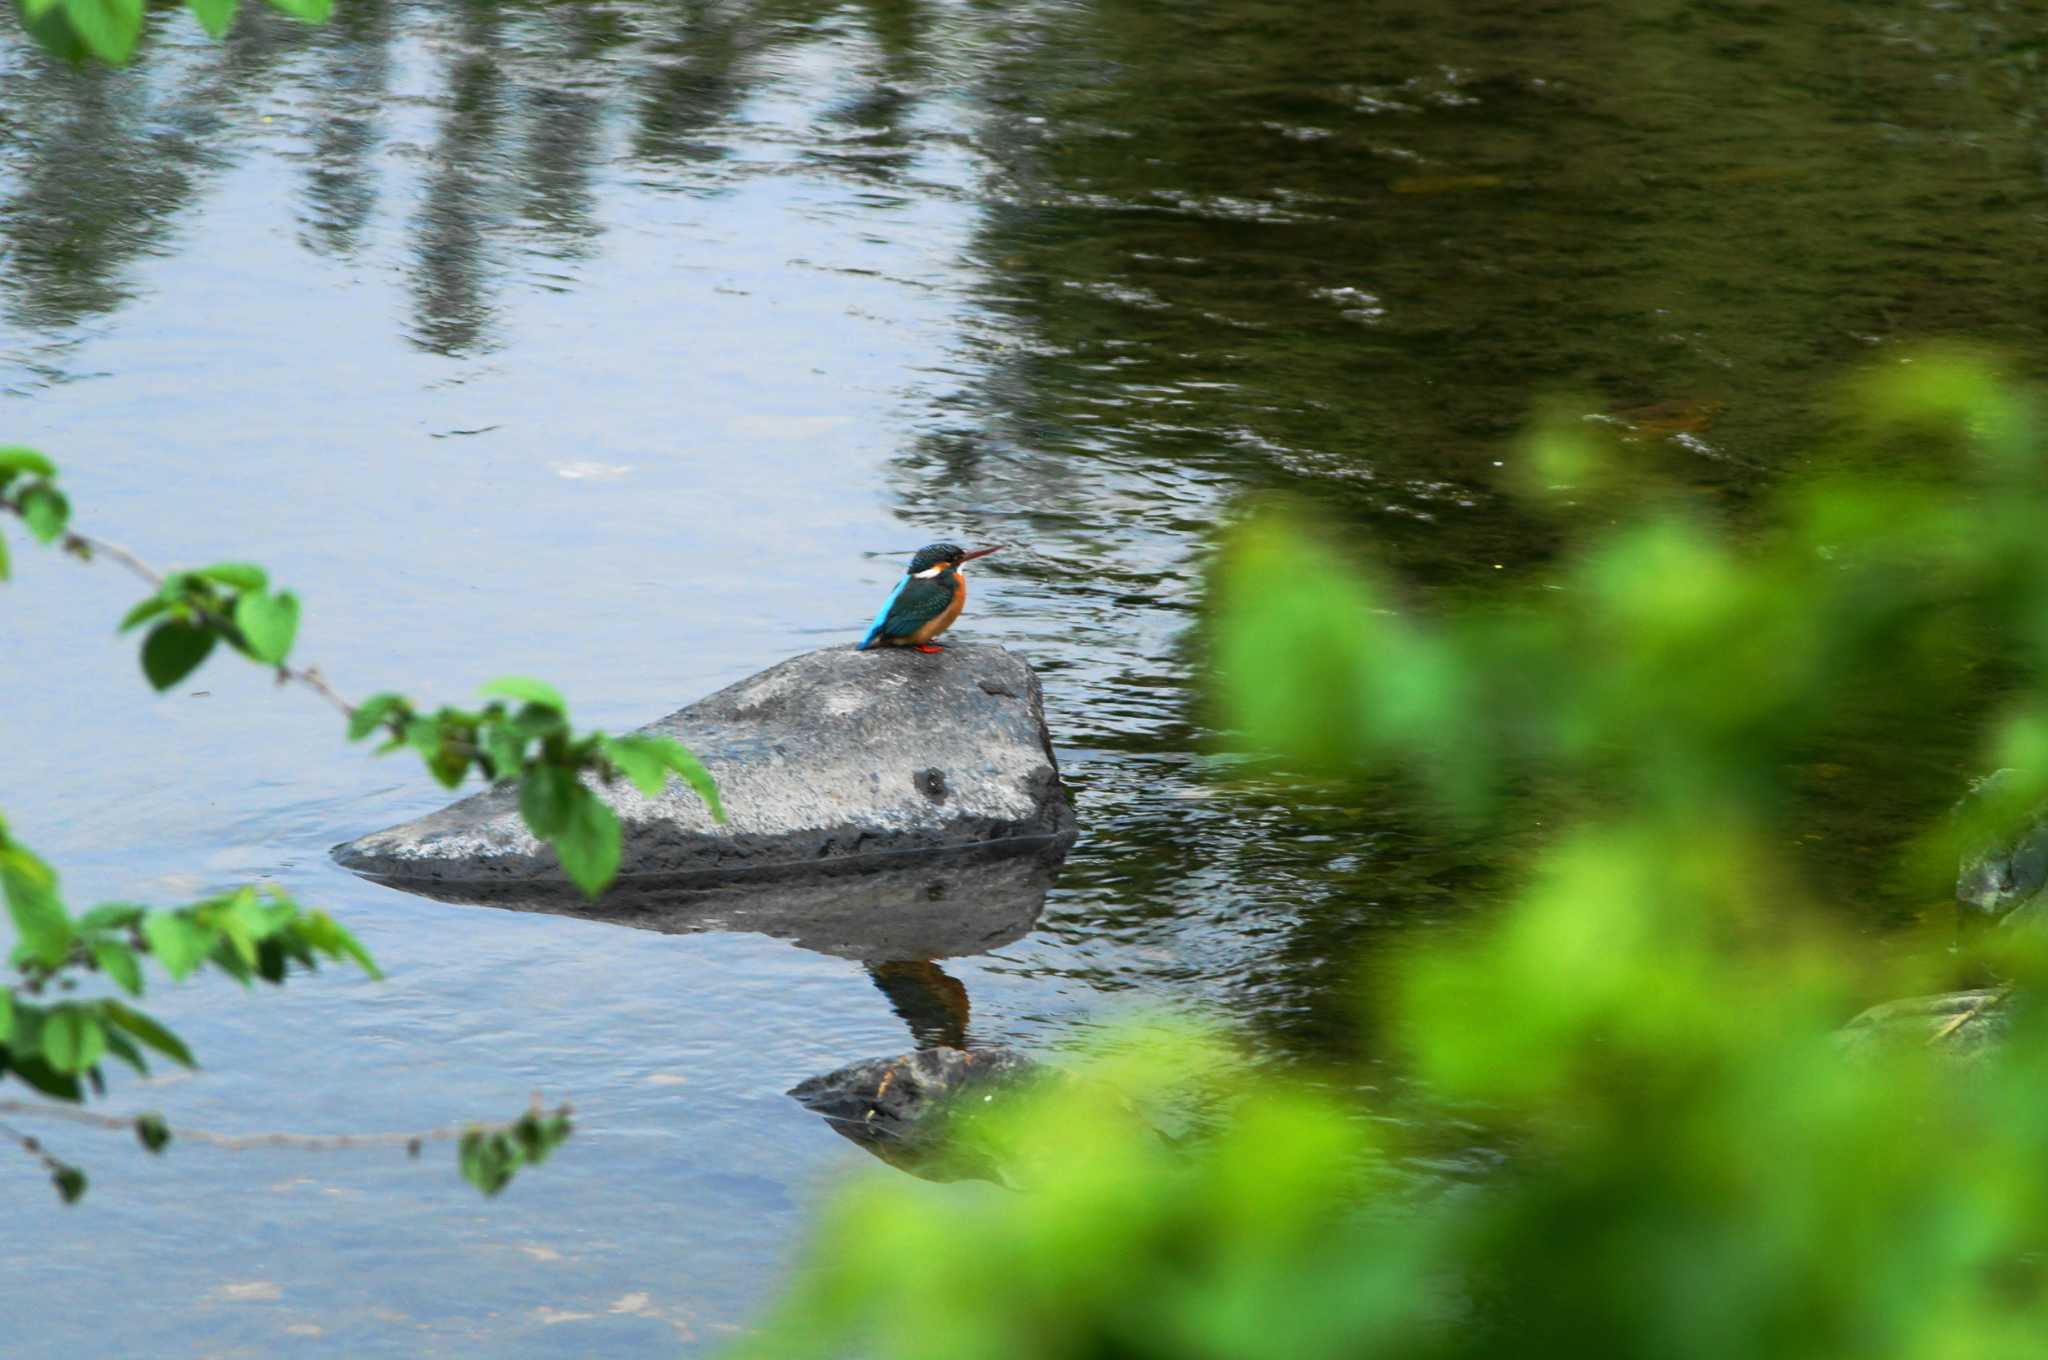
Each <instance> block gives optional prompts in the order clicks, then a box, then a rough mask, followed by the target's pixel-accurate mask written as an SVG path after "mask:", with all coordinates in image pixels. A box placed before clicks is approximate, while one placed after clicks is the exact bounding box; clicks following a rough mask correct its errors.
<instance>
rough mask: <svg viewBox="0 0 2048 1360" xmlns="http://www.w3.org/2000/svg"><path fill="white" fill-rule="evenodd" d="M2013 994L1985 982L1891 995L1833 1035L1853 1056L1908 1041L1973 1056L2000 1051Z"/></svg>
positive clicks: (2007, 1030) (1948, 1054) (2008, 1029)
mask: <svg viewBox="0 0 2048 1360" xmlns="http://www.w3.org/2000/svg"><path fill="white" fill-rule="evenodd" d="M2009 998H2010V989H2008V988H2004V987H1984V988H1978V989H1976V990H1973V991H1964V992H1941V993H1939V994H1937V995H1934V996H1912V997H1907V998H1906V999H1905V1000H1903V1001H1887V1002H1885V1003H1884V1004H1883V1005H1881V1006H1872V1007H1871V1008H1870V1009H1869V1010H1867V1011H1865V1012H1863V1013H1862V1014H1861V1015H1859V1016H1857V1017H1856V1018H1855V1019H1854V1020H1851V1021H1850V1022H1849V1023H1848V1024H1846V1025H1844V1026H1842V1028H1841V1029H1839V1030H1837V1031H1835V1041H1836V1043H1838V1044H1839V1045H1840V1046H1841V1048H1842V1050H1843V1051H1844V1052H1845V1053H1848V1054H1849V1055H1851V1056H1853V1057H1862V1056H1866V1055H1869V1054H1873V1053H1878V1052H1882V1051H1883V1050H1885V1049H1887V1048H1891V1047H1894V1046H1898V1045H1908V1044H1910V1045H1917V1046H1919V1047H1923V1048H1929V1049H1931V1050H1933V1051H1935V1052H1938V1053H1941V1054H1942V1055H1943V1056H1946V1057H1951V1058H1959V1059H1962V1060H1965V1061H1973V1060H1976V1059H1979V1058H1983V1057H1987V1056H1989V1055H1990V1054H1992V1053H1995V1052H1997V1051H1998V1049H1999V1047H2000V1045H2001V1044H2003V1042H2004V1041H2005V1038H2006V1036H2007V1035H2008V1034H2009V1033H2010V1032H2011V1028H2012V1019H2011V1014H2010V1012H2009V1011H2008V1010H2007V1002H2008V1000H2009Z"/></svg>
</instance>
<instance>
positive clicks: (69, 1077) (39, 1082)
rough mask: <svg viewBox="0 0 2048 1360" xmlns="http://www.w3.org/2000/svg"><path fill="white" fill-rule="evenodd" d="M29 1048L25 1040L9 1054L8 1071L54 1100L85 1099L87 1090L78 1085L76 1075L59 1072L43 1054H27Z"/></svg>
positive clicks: (74, 1100)
mask: <svg viewBox="0 0 2048 1360" xmlns="http://www.w3.org/2000/svg"><path fill="white" fill-rule="evenodd" d="M27 1046H28V1045H27V1041H26V1040H23V1041H22V1043H21V1045H20V1046H19V1047H18V1048H17V1049H15V1050H12V1051H10V1052H9V1053H8V1055H7V1059H8V1061H7V1070H8V1071H10V1072H12V1073H14V1075H15V1076H17V1077H19V1078H20V1079H21V1080H23V1081H25V1082H27V1083H28V1084H29V1085H30V1086H33V1087H34V1088H35V1089H36V1090H38V1091H41V1092H42V1093H43V1094H44V1095H46V1096H49V1097H50V1098H51V1099H52V1100H69V1101H73V1102H76V1101H78V1100H81V1099H83V1098H84V1095H85V1088H84V1087H82V1086H80V1085H79V1084H78V1077H77V1075H76V1074H75V1073H71V1072H59V1071H58V1070H57V1069H56V1068H54V1067H52V1066H50V1064H49V1061H48V1060H47V1059H45V1058H44V1057H43V1056H42V1054H41V1053H33V1054H31V1053H29V1052H27V1051H26V1050H27Z"/></svg>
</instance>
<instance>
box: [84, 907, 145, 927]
mask: <svg viewBox="0 0 2048 1360" xmlns="http://www.w3.org/2000/svg"><path fill="white" fill-rule="evenodd" d="M147 911H148V908H147V907H138V906H136V905H135V904H134V903H133V902H102V903H100V904H99V905H98V906H96V907H94V908H93V909H92V910H91V911H89V912H87V913H86V914H85V915H83V916H81V917H79V918H78V928H79V929H80V930H126V929H127V928H128V927H129V926H132V925H135V924H136V923H137V922H139V921H141V920H142V917H143V915H144V913H145V912H147Z"/></svg>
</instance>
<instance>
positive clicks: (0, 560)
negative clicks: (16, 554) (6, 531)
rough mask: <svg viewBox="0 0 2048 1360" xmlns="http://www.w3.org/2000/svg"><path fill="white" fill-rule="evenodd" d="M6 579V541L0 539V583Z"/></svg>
mask: <svg viewBox="0 0 2048 1360" xmlns="http://www.w3.org/2000/svg"><path fill="white" fill-rule="evenodd" d="M6 579H7V540H6V539H5V538H0V581H4V580H6Z"/></svg>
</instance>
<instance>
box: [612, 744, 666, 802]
mask: <svg viewBox="0 0 2048 1360" xmlns="http://www.w3.org/2000/svg"><path fill="white" fill-rule="evenodd" d="M600 749H602V750H603V751H604V753H605V756H606V758H607V759H609V760H610V761H611V762H612V764H614V765H616V766H618V767H619V770H620V772H621V773H623V774H624V775H625V776H626V778H628V779H630V780H632V781H633V787H634V788H636V789H638V790H640V792H641V793H643V794H645V795H646V796H647V797H649V798H658V797H660V796H661V791H662V790H663V789H664V788H666V787H667V786H668V759H667V757H666V756H665V755H664V754H663V753H662V752H661V751H660V750H658V749H656V748H654V747H653V746H652V745H651V744H650V742H649V741H648V739H647V738H645V737H606V738H605V739H604V741H603V742H602V743H601V747H600Z"/></svg>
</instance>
